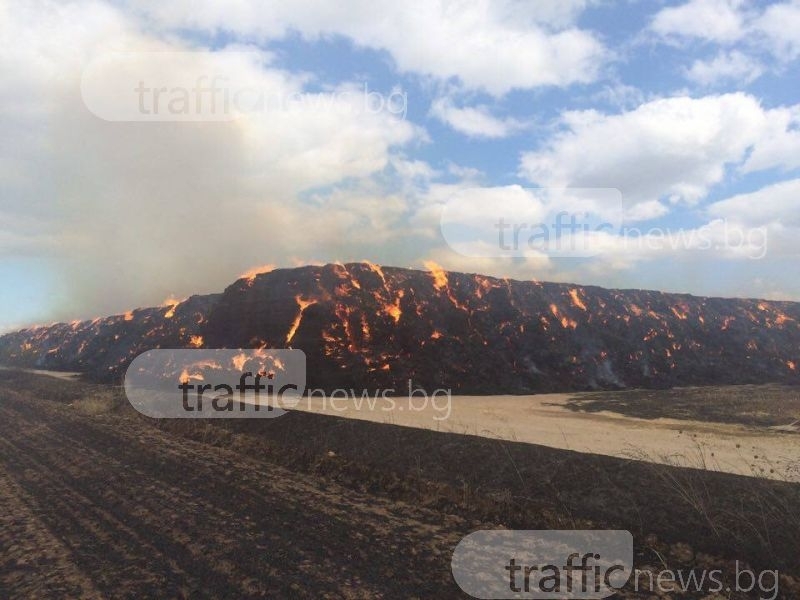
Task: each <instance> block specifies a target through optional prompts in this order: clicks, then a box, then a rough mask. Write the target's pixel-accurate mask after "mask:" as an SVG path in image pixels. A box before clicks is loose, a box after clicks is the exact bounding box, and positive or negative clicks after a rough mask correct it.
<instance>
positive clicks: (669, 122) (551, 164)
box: [520, 93, 768, 208]
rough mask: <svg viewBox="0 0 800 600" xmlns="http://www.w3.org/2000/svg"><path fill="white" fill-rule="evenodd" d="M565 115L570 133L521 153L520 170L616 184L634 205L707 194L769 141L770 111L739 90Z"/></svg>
mask: <svg viewBox="0 0 800 600" xmlns="http://www.w3.org/2000/svg"><path fill="white" fill-rule="evenodd" d="M562 120H563V131H561V132H560V133H558V134H556V135H555V136H554V138H553V139H552V140H550V141H549V142H547V143H546V144H545V145H544V147H542V148H541V149H539V150H536V151H530V152H526V153H524V154H523V155H522V158H521V163H520V173H521V175H523V176H524V177H526V178H527V179H529V180H530V181H532V182H535V183H537V184H539V185H548V186H572V187H611V188H617V189H619V190H620V191H621V192H622V195H623V198H624V200H625V203H626V206H628V207H631V208H632V207H634V206H635V205H638V204H640V203H645V202H650V203H652V201H654V200H660V199H666V200H669V201H672V202H677V201H681V202H686V203H695V202H697V201H699V200H700V199H702V198H704V197H705V196H706V194H707V193H708V190H709V189H710V188H711V187H712V186H713V185H715V184H717V183H719V182H720V181H722V180H723V178H724V176H725V171H726V167H727V166H728V165H736V164H739V163H741V162H742V161H743V160H744V158H745V156H746V153H747V151H748V149H750V148H751V147H752V146H753V145H754V144H756V143H757V142H759V141H761V140H763V136H764V134H765V132H766V131H767V122H768V115H767V111H765V110H764V109H763V108H762V107H761V105H760V104H759V102H758V101H757V100H756V99H755V98H753V97H751V96H749V95H746V94H742V93H735V94H724V95H715V96H706V97H703V98H688V97H677V98H666V99H660V100H654V101H651V102H648V103H645V104H642V105H641V106H639V107H638V108H636V109H634V110H631V111H628V112H623V113H620V114H610V115H608V114H602V113H599V112H597V111H580V112H568V113H565V114H564V115H563V117H562ZM649 206H655V205H653V204H650V205H649Z"/></svg>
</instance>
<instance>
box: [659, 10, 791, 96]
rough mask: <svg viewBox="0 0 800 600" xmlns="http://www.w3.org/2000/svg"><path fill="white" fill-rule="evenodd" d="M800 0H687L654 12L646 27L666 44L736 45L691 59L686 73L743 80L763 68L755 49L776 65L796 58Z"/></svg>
mask: <svg viewBox="0 0 800 600" xmlns="http://www.w3.org/2000/svg"><path fill="white" fill-rule="evenodd" d="M798 28H800V0H788V1H786V2H776V3H763V4H759V3H755V2H748V1H746V0H689V1H688V2H686V3H684V4H681V5H679V6H671V7H667V8H663V9H661V10H660V11H659V12H657V13H656V14H655V15H654V16H653V18H652V20H651V22H650V25H649V27H648V31H649V32H652V33H654V34H655V35H656V36H657V38H660V39H661V40H663V41H667V42H670V43H681V42H684V41H691V40H699V41H702V42H706V43H713V44H717V45H721V46H725V47H728V48H730V47H732V46H734V45H736V46H737V49H736V50H733V51H730V52H720V53H718V54H717V55H716V56H715V57H712V58H710V59H705V60H695V61H694V62H693V64H692V65H691V66H690V67H689V68H687V69H686V70H685V74H686V76H687V77H688V78H689V79H690V80H692V81H695V82H697V83H700V84H702V85H711V84H714V83H717V82H719V81H722V80H738V81H744V82H745V83H749V82H751V81H753V80H755V79H757V78H758V77H760V76H761V75H762V74H763V73H764V72H765V70H766V69H765V67H764V65H763V62H762V61H760V60H759V59H758V58H757V55H759V54H767V55H769V56H770V58H771V60H772V61H775V62H776V63H777V66H778V67H780V66H783V65H786V64H788V63H789V62H791V61H794V60H796V59H797V58H798V57H800V40H799V39H798V36H797V35H796V32H797V31H798Z"/></svg>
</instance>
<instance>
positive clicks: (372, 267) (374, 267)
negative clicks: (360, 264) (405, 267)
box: [364, 260, 386, 287]
mask: <svg viewBox="0 0 800 600" xmlns="http://www.w3.org/2000/svg"><path fill="white" fill-rule="evenodd" d="M364 264H365V265H367V266H368V267H369V269H370V270H371V271H372V272H373V273H375V274H376V275H377V276H378V277H380V278H381V281H382V282H383V285H384V287H385V286H386V277H385V276H384V275H383V269H381V268H380V266H378V265H376V264H374V263H371V262H369V261H368V260H365V261H364Z"/></svg>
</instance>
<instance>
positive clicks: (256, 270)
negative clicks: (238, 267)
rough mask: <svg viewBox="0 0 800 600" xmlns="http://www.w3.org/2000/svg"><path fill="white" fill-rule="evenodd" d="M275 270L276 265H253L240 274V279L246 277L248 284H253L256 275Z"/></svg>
mask: <svg viewBox="0 0 800 600" xmlns="http://www.w3.org/2000/svg"><path fill="white" fill-rule="evenodd" d="M274 270H275V265H270V264H267V265H261V266H260V267H253V268H251V269H248V270H247V271H245V272H244V273H242V274H241V275H239V279H246V280H247V285H253V281H255V278H256V275H261V274H262V273H269V272H270V271H274Z"/></svg>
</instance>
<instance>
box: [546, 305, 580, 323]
mask: <svg viewBox="0 0 800 600" xmlns="http://www.w3.org/2000/svg"><path fill="white" fill-rule="evenodd" d="M550 312H551V313H553V316H554V317H555V318H556V319H558V321H559V322H560V323H561V327H563V328H564V329H566V328H567V327H571V328H572V329H577V327H578V322H577V321H575V320H573V319H570V318H568V317H566V316H563V315H561V314H560V313H559V312H558V306H556V305H555V304H551V305H550Z"/></svg>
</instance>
